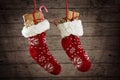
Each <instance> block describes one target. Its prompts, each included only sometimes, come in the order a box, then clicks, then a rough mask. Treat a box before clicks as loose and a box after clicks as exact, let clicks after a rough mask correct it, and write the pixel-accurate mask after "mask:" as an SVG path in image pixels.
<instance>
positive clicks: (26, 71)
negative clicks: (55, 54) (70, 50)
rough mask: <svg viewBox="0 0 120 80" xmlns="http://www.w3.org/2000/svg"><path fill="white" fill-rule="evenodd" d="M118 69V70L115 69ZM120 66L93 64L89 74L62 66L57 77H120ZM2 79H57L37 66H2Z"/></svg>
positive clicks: (70, 65)
mask: <svg viewBox="0 0 120 80" xmlns="http://www.w3.org/2000/svg"><path fill="white" fill-rule="evenodd" d="M116 66H117V67H116ZM113 67H116V68H113ZM119 67H120V64H114V65H113V64H93V65H92V67H91V70H90V71H89V72H87V73H83V72H79V71H77V70H76V69H75V68H74V66H73V65H72V64H62V71H61V74H60V75H58V76H57V77H66V76H71V77H94V76H96V77H97V76H98V77H100V76H101V77H119V76H120V74H116V72H117V71H119ZM0 71H1V73H2V74H1V75H0V78H4V77H5V78H7V77H8V78H9V77H11V78H12V77H21V78H22V77H56V76H54V75H51V74H49V73H47V72H46V71H45V70H44V69H43V68H41V67H40V66H39V65H37V64H30V65H25V64H24V65H23V64H19V65H2V66H0Z"/></svg>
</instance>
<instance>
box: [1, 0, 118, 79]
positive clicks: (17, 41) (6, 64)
mask: <svg viewBox="0 0 120 80" xmlns="http://www.w3.org/2000/svg"><path fill="white" fill-rule="evenodd" d="M41 4H43V5H46V6H47V7H48V10H49V13H48V14H46V15H45V17H46V18H47V19H48V20H50V21H51V20H53V18H54V17H56V16H58V17H63V16H65V0H37V8H39V5H41ZM69 8H70V9H71V10H76V11H79V12H80V14H81V15H80V18H81V20H82V21H83V25H84V36H83V37H80V38H81V42H82V45H83V46H84V48H85V49H86V52H87V53H88V55H89V57H90V59H91V60H92V68H91V70H90V71H89V72H86V73H82V72H79V71H77V70H76V69H75V68H74V66H73V65H72V64H71V62H70V61H69V59H68V57H67V56H66V54H65V52H64V51H63V49H62V47H61V44H60V40H61V37H60V33H58V30H57V28H56V27H55V26H54V25H53V24H51V29H50V30H49V31H48V32H47V42H48V46H49V49H50V50H51V52H52V54H53V56H54V57H55V58H56V59H57V60H58V61H59V62H60V64H61V65H62V71H61V74H60V75H58V76H54V75H51V74H49V73H47V72H46V71H44V70H43V69H42V68H41V67H39V65H37V64H36V63H35V62H34V61H33V59H32V58H31V57H30V55H29V52H28V42H27V39H25V38H24V37H23V36H22V35H21V29H22V27H23V19H22V15H23V14H25V13H28V12H32V10H33V0H0V80H119V79H120V38H119V37H120V0H69Z"/></svg>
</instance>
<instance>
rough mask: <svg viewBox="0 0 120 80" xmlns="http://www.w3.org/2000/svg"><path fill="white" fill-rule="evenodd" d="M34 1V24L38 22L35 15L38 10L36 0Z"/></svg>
mask: <svg viewBox="0 0 120 80" xmlns="http://www.w3.org/2000/svg"><path fill="white" fill-rule="evenodd" d="M33 1H34V10H33V13H32V14H33V21H34V24H36V23H37V20H36V17H35V12H36V0H33Z"/></svg>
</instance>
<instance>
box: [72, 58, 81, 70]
mask: <svg viewBox="0 0 120 80" xmlns="http://www.w3.org/2000/svg"><path fill="white" fill-rule="evenodd" d="M81 63H82V60H81V59H80V58H79V57H75V58H74V59H73V64H74V65H75V67H76V68H77V67H80V65H81Z"/></svg>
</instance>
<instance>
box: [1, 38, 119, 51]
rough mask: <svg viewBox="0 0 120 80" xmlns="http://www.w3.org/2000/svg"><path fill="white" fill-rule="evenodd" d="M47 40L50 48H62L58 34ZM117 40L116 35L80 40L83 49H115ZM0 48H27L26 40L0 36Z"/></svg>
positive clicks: (117, 47)
mask: <svg viewBox="0 0 120 80" xmlns="http://www.w3.org/2000/svg"><path fill="white" fill-rule="evenodd" d="M47 40H48V41H47V42H48V47H49V48H50V50H60V49H62V46H61V43H60V42H61V41H60V40H61V37H60V36H48V37H47ZM119 41H120V40H119V38H118V37H81V42H82V45H83V47H84V48H85V49H96V50H110V49H111V50H116V49H119V47H120V44H119ZM0 49H1V50H0V51H5V50H27V49H28V41H27V39H25V38H24V37H8V38H5V37H1V38H0Z"/></svg>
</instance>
